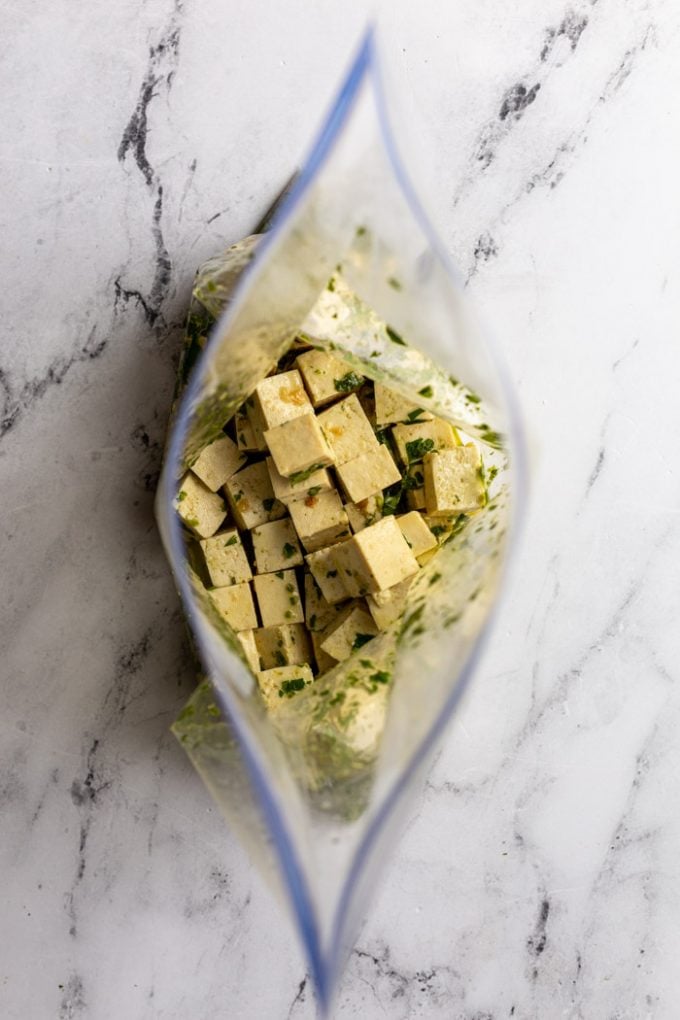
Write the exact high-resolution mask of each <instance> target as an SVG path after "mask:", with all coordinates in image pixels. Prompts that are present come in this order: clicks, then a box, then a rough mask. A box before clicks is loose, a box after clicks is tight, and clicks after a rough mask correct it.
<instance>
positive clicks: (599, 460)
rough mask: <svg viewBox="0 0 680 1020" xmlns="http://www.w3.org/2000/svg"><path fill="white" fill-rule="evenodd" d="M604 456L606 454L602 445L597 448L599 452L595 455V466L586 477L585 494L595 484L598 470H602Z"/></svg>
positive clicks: (598, 474) (598, 475)
mask: <svg viewBox="0 0 680 1020" xmlns="http://www.w3.org/2000/svg"><path fill="white" fill-rule="evenodd" d="M605 456H606V451H605V448H604V446H601V447H600V450H599V453H598V455H597V460H596V462H595V467H594V468H593V470H592V471H591V472H590V477H589V478H588V485H587V487H586V496H587V495H588V493H589V492H590V490H591V489H592V487H593V485H594V484H595V482H596V481H597V480H598V478H599V477H600V472H601V471H602V468H603V466H604V460H605Z"/></svg>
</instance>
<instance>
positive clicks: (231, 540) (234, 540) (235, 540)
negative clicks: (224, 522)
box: [224, 535, 238, 546]
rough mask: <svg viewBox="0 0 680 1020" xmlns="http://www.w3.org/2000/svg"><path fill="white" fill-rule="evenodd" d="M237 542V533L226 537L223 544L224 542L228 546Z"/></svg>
mask: <svg viewBox="0 0 680 1020" xmlns="http://www.w3.org/2000/svg"><path fill="white" fill-rule="evenodd" d="M237 543H238V536H237V535H232V536H231V538H228V539H227V541H226V542H225V543H224V544H225V546H229V545H236V544H237Z"/></svg>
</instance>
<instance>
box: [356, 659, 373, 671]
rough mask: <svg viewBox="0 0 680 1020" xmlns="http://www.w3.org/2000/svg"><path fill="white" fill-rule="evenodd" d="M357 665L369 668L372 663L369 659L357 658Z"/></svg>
mask: <svg viewBox="0 0 680 1020" xmlns="http://www.w3.org/2000/svg"><path fill="white" fill-rule="evenodd" d="M359 665H360V666H363V667H364V669H370V668H371V667H372V665H373V663H372V662H371V660H370V659H359Z"/></svg>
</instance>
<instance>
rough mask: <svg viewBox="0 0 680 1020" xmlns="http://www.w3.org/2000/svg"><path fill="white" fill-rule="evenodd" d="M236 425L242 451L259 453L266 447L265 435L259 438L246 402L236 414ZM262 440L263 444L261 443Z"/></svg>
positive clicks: (238, 444) (237, 438)
mask: <svg viewBox="0 0 680 1020" xmlns="http://www.w3.org/2000/svg"><path fill="white" fill-rule="evenodd" d="M234 426H235V428H236V445H237V446H238V448H239V450H240V451H241V453H257V452H258V451H260V450H261V449H263V448H264V446H265V442H264V436H260V437H259V438H258V437H257V436H256V434H255V429H254V428H253V426H252V424H251V422H250V419H249V418H248V414H247V409H246V405H245V404H244V405H243V407H239V409H238V411H237V412H236V414H235V415H234ZM260 441H261V444H262V445H259V443H260Z"/></svg>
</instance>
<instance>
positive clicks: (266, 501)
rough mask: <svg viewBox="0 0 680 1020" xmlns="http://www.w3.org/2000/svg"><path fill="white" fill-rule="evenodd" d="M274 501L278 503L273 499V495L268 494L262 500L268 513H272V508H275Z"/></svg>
mask: <svg viewBox="0 0 680 1020" xmlns="http://www.w3.org/2000/svg"><path fill="white" fill-rule="evenodd" d="M274 503H276V500H275V499H272V497H271V496H268V497H267V498H266V499H263V500H262V506H263V507H264V508H265V510H266V511H267V513H268V514H269V513H271V512H272V510H273V509H274Z"/></svg>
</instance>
